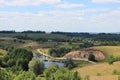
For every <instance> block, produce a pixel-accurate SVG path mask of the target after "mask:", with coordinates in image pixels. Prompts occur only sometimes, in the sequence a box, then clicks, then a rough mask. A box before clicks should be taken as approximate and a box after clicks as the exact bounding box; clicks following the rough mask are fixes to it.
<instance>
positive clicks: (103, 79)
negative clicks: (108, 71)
mask: <svg viewBox="0 0 120 80" xmlns="http://www.w3.org/2000/svg"><path fill="white" fill-rule="evenodd" d="M90 80H118V75H110V76H92V77H90Z"/></svg>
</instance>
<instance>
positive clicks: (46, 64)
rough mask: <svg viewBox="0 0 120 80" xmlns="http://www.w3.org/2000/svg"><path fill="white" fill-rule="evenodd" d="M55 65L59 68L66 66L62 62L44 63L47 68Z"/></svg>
mask: <svg viewBox="0 0 120 80" xmlns="http://www.w3.org/2000/svg"><path fill="white" fill-rule="evenodd" d="M53 64H57V65H58V66H59V67H63V66H64V63H62V62H44V65H45V68H47V67H49V66H51V65H53Z"/></svg>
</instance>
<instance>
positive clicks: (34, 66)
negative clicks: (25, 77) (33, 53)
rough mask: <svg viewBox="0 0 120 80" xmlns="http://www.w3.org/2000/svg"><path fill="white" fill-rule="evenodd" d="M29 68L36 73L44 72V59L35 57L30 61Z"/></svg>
mask: <svg viewBox="0 0 120 80" xmlns="http://www.w3.org/2000/svg"><path fill="white" fill-rule="evenodd" d="M29 70H30V71H32V72H34V73H35V74H36V75H39V74H42V73H43V71H44V63H43V61H42V60H40V59H37V58H33V59H32V60H31V61H30V62H29Z"/></svg>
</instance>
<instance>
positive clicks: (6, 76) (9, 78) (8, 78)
mask: <svg viewBox="0 0 120 80" xmlns="http://www.w3.org/2000/svg"><path fill="white" fill-rule="evenodd" d="M0 80H13V75H12V73H11V72H8V71H7V70H6V69H3V68H0Z"/></svg>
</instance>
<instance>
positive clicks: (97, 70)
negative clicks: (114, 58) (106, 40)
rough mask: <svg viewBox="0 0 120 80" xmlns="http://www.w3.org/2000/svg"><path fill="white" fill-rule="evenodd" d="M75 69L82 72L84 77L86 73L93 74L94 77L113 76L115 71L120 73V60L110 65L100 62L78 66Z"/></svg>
mask: <svg viewBox="0 0 120 80" xmlns="http://www.w3.org/2000/svg"><path fill="white" fill-rule="evenodd" d="M75 70H76V71H78V72H79V73H80V75H81V76H82V78H84V77H85V76H86V75H89V76H93V77H95V76H97V75H100V76H112V75H113V74H114V72H115V71H116V72H115V73H116V74H119V73H120V62H115V63H114V64H113V65H109V64H108V63H100V64H95V65H90V66H86V67H83V68H77V69H75ZM98 78H99V77H98ZM95 80H97V79H95ZM98 80H99V79H98ZM103 80H104V79H103Z"/></svg>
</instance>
